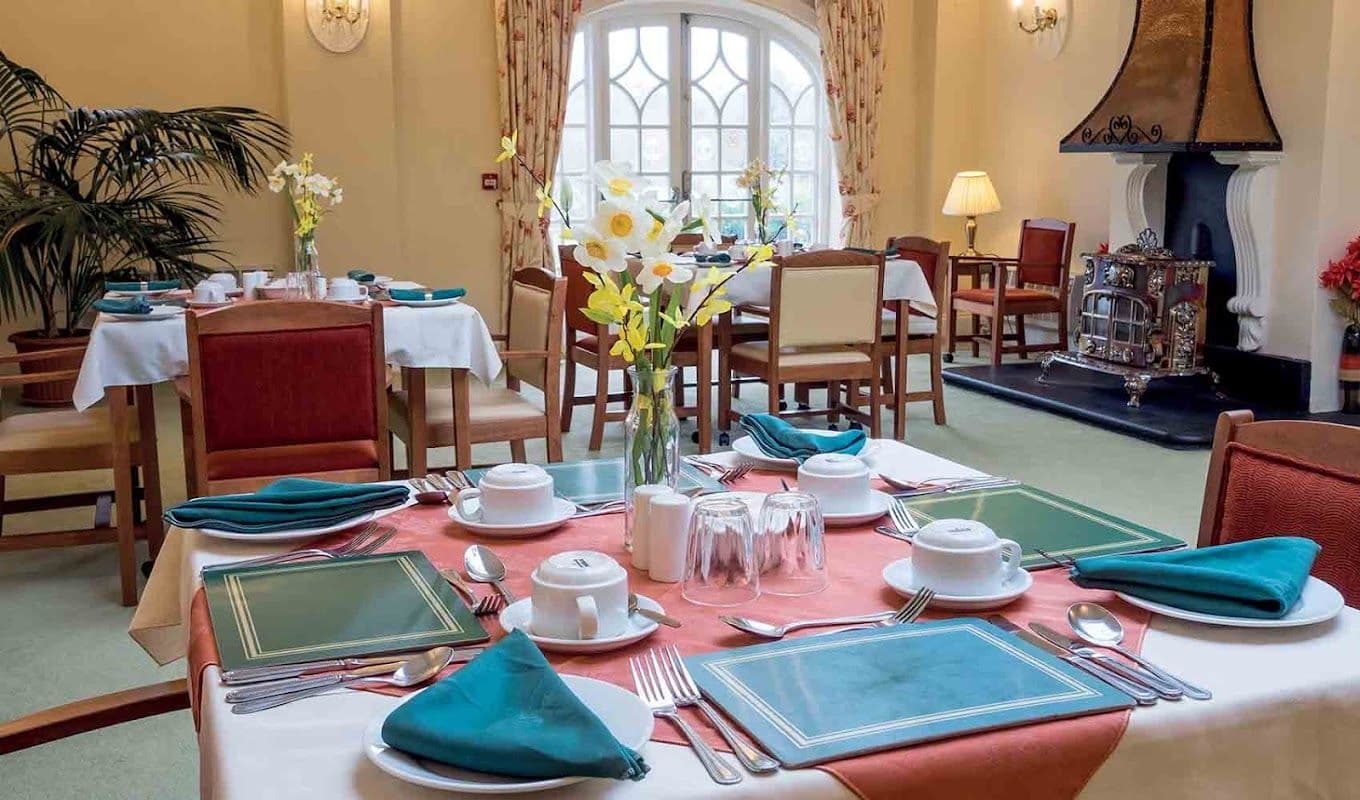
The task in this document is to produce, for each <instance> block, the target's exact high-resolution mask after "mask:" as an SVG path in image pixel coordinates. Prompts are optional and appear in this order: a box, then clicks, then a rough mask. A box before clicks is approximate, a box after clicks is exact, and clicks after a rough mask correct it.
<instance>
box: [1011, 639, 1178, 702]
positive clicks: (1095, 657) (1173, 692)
mask: <svg viewBox="0 0 1360 800" xmlns="http://www.w3.org/2000/svg"><path fill="white" fill-rule="evenodd" d="M1029 629H1030V630H1032V631H1034V632H1035V633H1037V634H1039V635H1040V636H1042V637H1043V638H1045V639H1047V640H1048V641H1050V642H1052V643H1053V644H1055V645H1057V646H1058V647H1061V648H1062V649H1064V650H1066V651H1067V652H1069V653H1072V654H1073V655H1076V656H1079V657H1081V658H1086V659H1090V660H1091V661H1094V662H1096V663H1097V664H1099V665H1101V666H1102V667H1105V668H1106V669H1108V670H1110V671H1111V672H1114V673H1117V674H1118V675H1119V676H1120V677H1122V678H1124V679H1125V680H1130V681H1133V682H1134V683H1137V684H1141V685H1143V686H1146V687H1148V688H1149V689H1151V690H1152V691H1154V692H1156V693H1157V696H1158V697H1160V698H1162V699H1163V700H1179V699H1181V698H1182V697H1184V696H1185V692H1183V691H1181V689H1180V687H1179V686H1174V685H1172V684H1170V683H1167V682H1166V681H1164V680H1162V679H1161V678H1158V677H1157V676H1156V675H1153V674H1152V673H1151V672H1148V671H1147V670H1144V669H1140V668H1138V667H1135V666H1131V665H1129V664H1125V663H1124V662H1123V661H1120V660H1119V659H1117V658H1115V657H1114V656H1107V655H1105V654H1104V653H1101V652H1098V651H1096V650H1094V649H1092V648H1090V647H1087V646H1085V645H1083V644H1082V643H1080V642H1078V641H1076V640H1074V639H1072V638H1070V637H1068V636H1064V635H1063V634H1061V633H1058V632H1057V631H1055V630H1053V629H1052V628H1050V627H1048V626H1047V625H1045V624H1043V623H1042V622H1031V623H1030V624H1029Z"/></svg>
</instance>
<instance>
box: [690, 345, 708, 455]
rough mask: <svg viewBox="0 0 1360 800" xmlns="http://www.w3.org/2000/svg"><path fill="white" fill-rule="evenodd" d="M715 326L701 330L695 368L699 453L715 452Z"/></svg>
mask: <svg viewBox="0 0 1360 800" xmlns="http://www.w3.org/2000/svg"><path fill="white" fill-rule="evenodd" d="M712 353H713V326H712V325H705V326H704V327H703V328H701V329H700V330H699V347H698V356H697V358H696V359H695V362H696V363H695V366H694V384H695V388H694V406H695V411H696V412H697V413H698V415H699V443H698V444H699V452H700V453H701V454H703V453H710V452H712V451H713V355H712Z"/></svg>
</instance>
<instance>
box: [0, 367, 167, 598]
mask: <svg viewBox="0 0 1360 800" xmlns="http://www.w3.org/2000/svg"><path fill="white" fill-rule="evenodd" d="M83 351H84V348H83V347H69V348H66V347H64V348H59V349H53V350H43V351H41V352H37V353H23V354H14V355H4V356H0V365H3V364H15V365H19V364H23V363H25V362H31V361H41V360H45V359H49V358H51V357H52V356H62V355H65V356H79V355H80V354H81V353H82V352H83ZM79 373H80V370H79V369H58V370H52V371H46V370H45V371H42V372H31V373H27V374H18V375H4V376H0V387H5V386H25V385H29V384H34V383H44V382H47V381H53V380H70V379H72V378H75V377H76V376H77V375H78V374H79ZM130 398H135V404H136V409H135V413H132V414H119V415H114V414H111V413H110V409H109V408H108V407H96V408H91V409H88V410H86V411H76V410H75V409H65V410H60V411H42V412H34V413H23V414H11V415H9V416H7V417H5V418H4V419H2V420H0V522H3V519H4V516H5V515H13V514H18V513H25V512H32V511H48V510H52V509H60V508H72V507H80V506H92V507H93V512H92V513H93V517H94V519H93V524H92V525H91V527H89V528H81V529H74V530H62V531H51V532H45V533H31V534H11V535H0V552H5V551H13V550H33V549H40V548H48V547H71V546H77V545H87V544H98V543H109V542H117V544H118V575H119V582H120V591H121V599H122V603H123V605H125V606H131V605H136V603H137V552H136V539H137V538H138V537H142V538H146V539H147V540H148V545H149V546H150V548H151V552H152V554H153V555H154V554H155V552H156V550H158V549H159V548H160V534H161V521H160V517H161V490H160V466H159V463H158V461H157V458H156V433H155V431H156V409H155V404H154V400H153V397H152V394H151V387H149V386H145V387H138V388H137V389H136V390H135V391H134V392H132V393H131V394H129V393H128V392H126V391H121V390H120V391H114V392H110V402H122V403H124V404H126V403H128V402H129V399H130ZM96 469H98V470H103V469H108V470H112V471H113V484H114V490H113V505H114V506H115V507H116V510H117V514H116V517H114V516H112V515H111V513H110V508H109V506H108V500H107V498H108V496H109V493H108V492H73V493H66V494H60V495H49V496H43V497H29V498H22V499H5V498H4V492H5V479H6V478H7V477H11V476H17V475H36V474H46V473H53V472H73V471H78V470H96ZM139 475H140V478H139V477H138V476H139ZM139 484H141V487H142V488H139ZM139 500H144V501H145V505H146V514H145V516H143V515H142V514H141V509H140V508H139V507H138V502H139ZM111 523H112V524H111Z"/></svg>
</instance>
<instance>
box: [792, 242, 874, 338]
mask: <svg viewBox="0 0 1360 800" xmlns="http://www.w3.org/2000/svg"><path fill="white" fill-rule="evenodd" d="M774 269H775V270H776V271H775V274H774V277H773V285H772V289H773V291H772V292H771V296H772V297H773V298H776V300H775V307H774V308H773V309H772V313H773V314H774V315H775V317H776V319H777V324H776V325H775V326H774V327H776V328H777V333H776V337H775V338H776V342H777V343H778V346H779V347H780V348H781V349H783V348H786V347H822V346H832V345H871V344H874V343H875V342H877V341H878V336H879V326H880V314H879V305H880V301H881V297H882V294H883V257H882V256H880V255H878V254H870V253H862V252H858V251H854V250H819V251H817V252H815V253H803V254H800V255H795V256H789V257H788V258H785V259H784V260H783V262H782V263H781V264H779V265H777V266H775V267H774Z"/></svg>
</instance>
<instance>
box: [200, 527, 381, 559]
mask: <svg viewBox="0 0 1360 800" xmlns="http://www.w3.org/2000/svg"><path fill="white" fill-rule="evenodd" d="M396 535H397V529H396V528H393V527H390V526H386V525H379V524H378V523H376V522H370V523H368V524H367V525H365V526H364V528H363V530H361V531H359V532H358V533H356V534H354V536H353V537H352V538H351V539H350V540H349V541H348V542H345V543H344V544H342V545H338V546H336V547H332V548H329V549H322V548H316V547H311V548H307V549H305V550H293V551H290V552H287V553H277V554H275V555H272V556H261V557H260V558H247V559H245V560H243V561H231V562H228V563H224V564H212V565H210V566H207V567H204V569H224V568H227V567H231V568H232V569H238V568H240V567H262V566H266V565H272V564H287V563H289V562H292V561H299V560H301V559H304V558H343V557H345V556H366V555H369V554H371V553H373V552H374V551H375V550H377V549H378V548H379V547H382V546H383V545H385V544H387V542H388V541H389V540H391V538H392V537H393V536H396Z"/></svg>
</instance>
